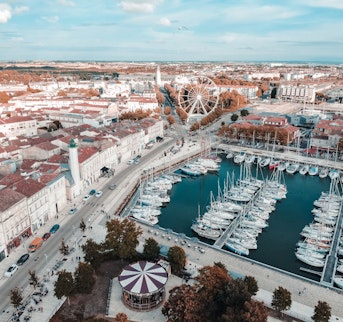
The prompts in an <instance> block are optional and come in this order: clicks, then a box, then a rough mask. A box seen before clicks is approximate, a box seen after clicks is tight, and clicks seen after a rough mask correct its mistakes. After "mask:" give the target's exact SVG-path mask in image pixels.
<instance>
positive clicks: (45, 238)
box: [42, 233, 51, 241]
mask: <svg viewBox="0 0 343 322" xmlns="http://www.w3.org/2000/svg"><path fill="white" fill-rule="evenodd" d="M50 236H51V234H50V233H45V234H44V235H43V237H42V238H43V240H44V241H45V240H47V239H49V237H50Z"/></svg>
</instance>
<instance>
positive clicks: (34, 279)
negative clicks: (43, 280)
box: [29, 271, 39, 289]
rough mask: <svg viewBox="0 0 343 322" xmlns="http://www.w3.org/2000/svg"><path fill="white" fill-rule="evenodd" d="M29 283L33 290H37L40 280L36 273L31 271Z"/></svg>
mask: <svg viewBox="0 0 343 322" xmlns="http://www.w3.org/2000/svg"><path fill="white" fill-rule="evenodd" d="M29 282H30V284H32V286H33V288H34V289H36V287H37V285H38V284H39V278H38V276H37V274H36V271H29Z"/></svg>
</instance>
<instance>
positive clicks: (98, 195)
mask: <svg viewBox="0 0 343 322" xmlns="http://www.w3.org/2000/svg"><path fill="white" fill-rule="evenodd" d="M101 196H102V191H100V190H99V191H97V192H96V194H95V197H97V198H99V197H101Z"/></svg>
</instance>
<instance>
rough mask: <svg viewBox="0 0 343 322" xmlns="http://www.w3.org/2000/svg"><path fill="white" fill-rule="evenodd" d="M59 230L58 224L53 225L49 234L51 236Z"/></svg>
mask: <svg viewBox="0 0 343 322" xmlns="http://www.w3.org/2000/svg"><path fill="white" fill-rule="evenodd" d="M59 229H60V225H59V224H55V225H53V226H52V227H51V229H50V233H51V234H54V233H55V232H56V231H57V230H59Z"/></svg>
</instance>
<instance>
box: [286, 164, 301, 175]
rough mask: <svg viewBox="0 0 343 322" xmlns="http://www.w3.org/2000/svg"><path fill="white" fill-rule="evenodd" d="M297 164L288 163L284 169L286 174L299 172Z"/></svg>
mask: <svg viewBox="0 0 343 322" xmlns="http://www.w3.org/2000/svg"><path fill="white" fill-rule="evenodd" d="M299 167H300V165H299V163H290V164H289V165H288V167H287V168H286V172H287V173H289V174H294V173H296V172H297V171H298V170H299Z"/></svg>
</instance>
